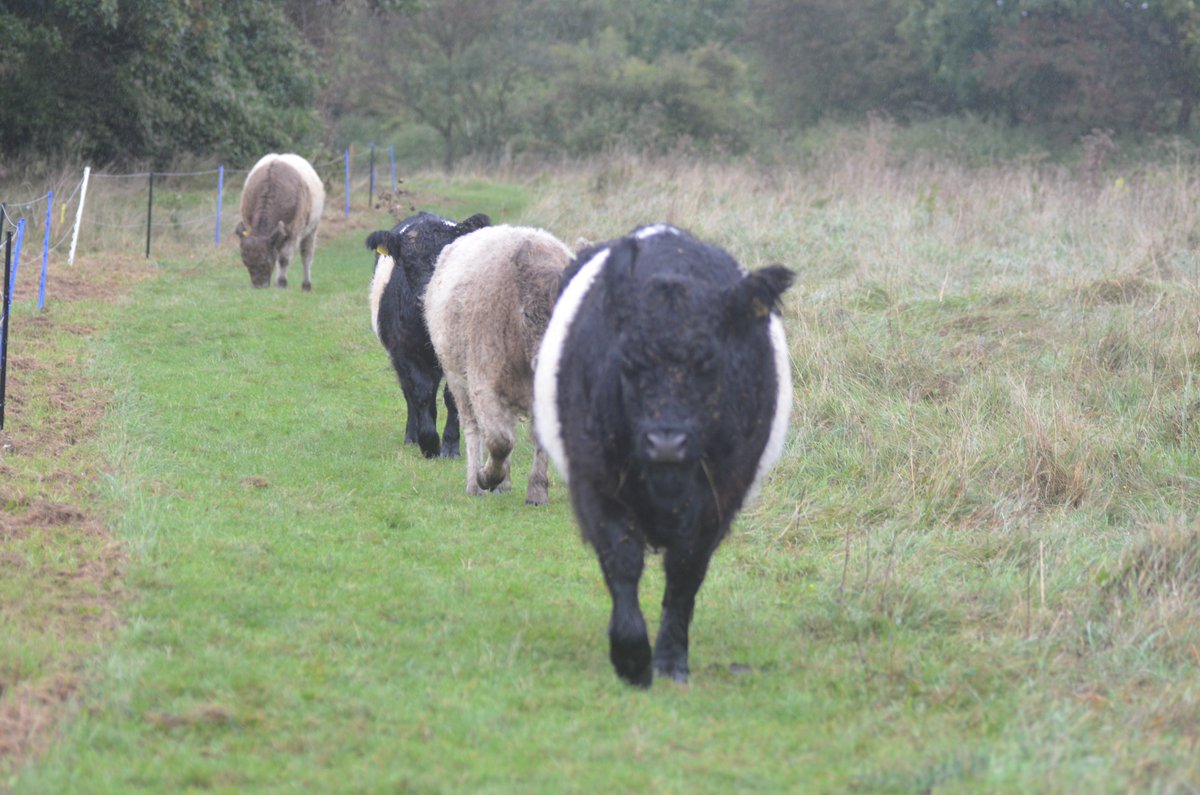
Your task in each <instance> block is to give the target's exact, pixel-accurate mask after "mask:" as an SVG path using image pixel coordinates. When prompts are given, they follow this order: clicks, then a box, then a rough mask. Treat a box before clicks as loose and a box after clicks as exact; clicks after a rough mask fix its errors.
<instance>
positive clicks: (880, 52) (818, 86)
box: [745, 0, 931, 124]
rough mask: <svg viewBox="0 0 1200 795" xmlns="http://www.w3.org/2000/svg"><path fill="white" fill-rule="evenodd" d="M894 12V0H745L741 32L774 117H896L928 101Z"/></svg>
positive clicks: (926, 86) (918, 67)
mask: <svg viewBox="0 0 1200 795" xmlns="http://www.w3.org/2000/svg"><path fill="white" fill-rule="evenodd" d="M902 18H903V11H902V9H900V8H899V7H898V6H897V5H896V3H895V2H894V0H862V1H861V2H855V3H845V2H842V1H841V0H753V1H752V2H751V3H750V7H749V11H748V15H747V20H746V33H745V38H746V41H747V42H748V43H750V45H751V46H752V47H753V48H754V50H755V52H756V54H757V55H758V58H759V61H760V62H761V72H760V76H761V79H762V84H763V86H764V87H765V88H766V90H767V92H768V94H769V95H770V96H771V98H772V100H773V101H774V106H775V109H776V113H777V115H778V116H779V117H780V119H781V120H783V121H785V122H787V123H800V124H809V123H812V122H815V121H818V120H819V119H821V118H823V117H826V116H861V115H863V114H865V113H868V112H870V111H886V112H888V113H891V114H893V115H897V116H904V115H906V114H907V113H909V112H910V111H911V110H912V109H913V108H915V107H919V106H922V105H924V104H926V103H928V102H929V101H930V100H931V95H930V83H929V81H928V79H927V77H926V72H925V71H924V70H923V69H922V67H921V64H920V63H919V62H918V59H917V58H916V56H915V55H914V53H913V51H912V50H911V49H910V48H909V47H908V46H907V45H906V44H905V43H904V42H903V41H902V40H901V39H900V38H899V37H898V36H897V34H896V27H897V25H898V24H899V23H900V21H901V19H902Z"/></svg>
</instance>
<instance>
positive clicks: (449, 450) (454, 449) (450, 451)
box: [442, 444, 458, 458]
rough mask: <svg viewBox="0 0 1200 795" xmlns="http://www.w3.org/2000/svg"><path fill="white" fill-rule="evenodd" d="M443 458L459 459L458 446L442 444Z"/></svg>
mask: <svg viewBox="0 0 1200 795" xmlns="http://www.w3.org/2000/svg"><path fill="white" fill-rule="evenodd" d="M442 458H458V445H451V444H442Z"/></svg>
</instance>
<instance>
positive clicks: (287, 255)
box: [275, 251, 292, 288]
mask: <svg viewBox="0 0 1200 795" xmlns="http://www.w3.org/2000/svg"><path fill="white" fill-rule="evenodd" d="M291 264H292V252H290V251H284V252H280V254H279V278H277V279H276V280H275V286H276V287H280V288H284V287H287V270H288V266H289V265H291Z"/></svg>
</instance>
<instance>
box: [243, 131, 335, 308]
mask: <svg viewBox="0 0 1200 795" xmlns="http://www.w3.org/2000/svg"><path fill="white" fill-rule="evenodd" d="M324 209H325V186H324V185H322V184H321V178H320V177H318V176H317V172H315V171H313V167H312V166H310V165H309V164H308V161H307V160H305V159H304V158H303V157H300V155H291V154H288V155H277V154H274V153H272V154H269V155H264V156H263V158H262V159H261V160H259V161H258V162H257V163H255V164H254V168H252V169H250V173H249V175H247V177H246V185H245V187H244V188H242V202H241V208H240V215H241V220H240V221H239V222H238V225H237V229H236V230H235V231H236V232H237V236H238V242H239V243H240V244H241V249H242V263H243V264H244V265H245V266H246V270H248V271H250V283H251V284H252V285H254V286H255V287H266V286H267V285H269V284H270V283H271V274H272V272H273V271H274V270H275V267H276V265H278V266H279V278H278V280H277V281H276V284H278V285H279V286H280V287H287V269H288V265H290V264H291V263H292V255H293V254H294V253H295V252H296V246H297V245H299V246H300V258H301V260H302V261H303V263H304V284H303V289H304V291H305V292H308V291H309V290H312V279H311V277H312V259H313V251H314V250H315V249H316V246H317V225H318V224H319V223H320V222H321V213H322V212H323V211H324Z"/></svg>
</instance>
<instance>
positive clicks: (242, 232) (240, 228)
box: [233, 221, 249, 237]
mask: <svg viewBox="0 0 1200 795" xmlns="http://www.w3.org/2000/svg"><path fill="white" fill-rule="evenodd" d="M233 233H234V234H235V235H237V236H238V237H246V236H247V235H248V234H249V232H248V231H247V230H246V222H245V221H238V225H237V228H236V229H234V230H233Z"/></svg>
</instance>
